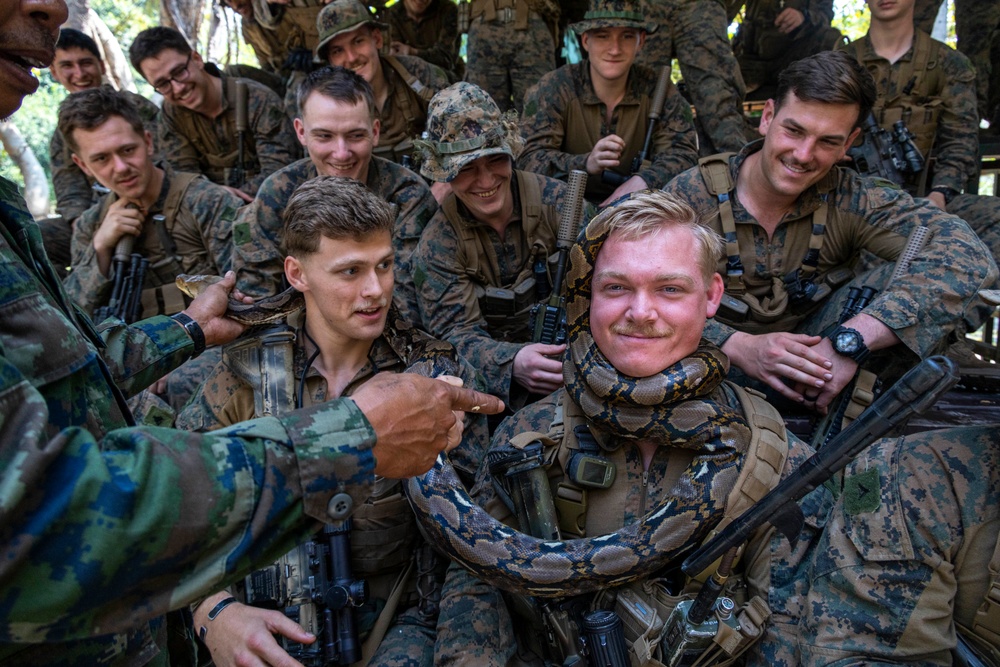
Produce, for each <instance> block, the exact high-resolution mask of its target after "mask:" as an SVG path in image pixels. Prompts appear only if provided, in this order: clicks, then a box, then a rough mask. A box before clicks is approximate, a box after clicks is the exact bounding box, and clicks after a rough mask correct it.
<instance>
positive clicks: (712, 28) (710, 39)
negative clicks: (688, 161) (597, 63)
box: [636, 0, 751, 155]
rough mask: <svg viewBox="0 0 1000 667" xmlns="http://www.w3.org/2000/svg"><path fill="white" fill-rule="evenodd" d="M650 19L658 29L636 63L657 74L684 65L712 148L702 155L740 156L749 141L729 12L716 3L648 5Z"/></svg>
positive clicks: (688, 91)
mask: <svg viewBox="0 0 1000 667" xmlns="http://www.w3.org/2000/svg"><path fill="white" fill-rule="evenodd" d="M645 14H646V18H647V19H648V20H650V21H652V22H654V23H656V24H658V25H659V26H660V29H659V30H657V31H656V32H655V33H653V34H652V35H648V36H647V37H646V45H645V46H644V47H643V49H642V51H640V52H639V56H638V58H637V59H636V62H637V63H639V64H641V65H646V66H647V67H652V68H653V69H655V70H659V68H660V67H662V66H663V65H666V66H668V67H669V66H670V63H671V61H672V59H673V58H677V60H678V61H679V63H680V68H681V74H682V75H683V77H684V83H685V95H686V96H687V97H688V99H689V100H690V101H691V104H692V105H693V106H694V108H695V109H696V110H697V112H698V122H699V123H700V124H701V126H702V128H703V129H704V132H705V134H706V135H707V138H708V139H709V141H710V143H711V146H709V145H706V146H704V147H703V150H702V154H703V155H708V154H711V153H712V152H713V150H712V148H713V147H714V150H715V151H738V150H739V149H740V148H742V147H743V144H745V143H746V142H747V140H748V139H749V138H750V136H751V135H750V133H749V130H748V128H747V123H746V120H745V119H744V118H743V96H744V94H745V92H746V88H745V86H744V84H743V78H742V77H741V76H740V67H739V63H737V62H736V57H735V56H734V55H733V49H732V45H731V44H730V43H729V34H728V33H727V31H726V30H727V27H728V26H729V22H728V21H727V20H726V10H725V8H724V7H723V6H722V4H721V3H720V2H717V1H715V0H648V1H647V2H646V5H645Z"/></svg>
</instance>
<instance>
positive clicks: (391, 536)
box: [351, 477, 419, 577]
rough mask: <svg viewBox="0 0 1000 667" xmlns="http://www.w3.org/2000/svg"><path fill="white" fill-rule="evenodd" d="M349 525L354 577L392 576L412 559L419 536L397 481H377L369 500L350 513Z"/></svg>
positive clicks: (401, 488)
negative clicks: (387, 574) (351, 525)
mask: <svg viewBox="0 0 1000 667" xmlns="http://www.w3.org/2000/svg"><path fill="white" fill-rule="evenodd" d="M351 521H352V522H353V524H354V527H353V530H352V531H351V547H352V551H353V553H352V556H351V562H352V564H353V568H354V572H355V574H356V575H357V576H359V577H374V576H375V575H379V574H383V573H385V572H395V571H397V570H399V569H400V568H402V567H405V566H406V564H407V563H409V561H410V559H411V558H413V547H414V545H415V544H416V542H417V538H418V536H419V533H418V530H417V524H416V520H415V519H414V516H413V511H412V510H411V509H410V504H409V501H407V500H406V496H405V495H404V494H403V487H402V484H401V483H400V482H399V480H395V479H385V478H381V477H380V478H377V479H376V482H375V489H374V492H373V493H372V497H371V499H370V500H368V501H367V502H366V503H364V504H363V505H361V506H360V507H358V508H357V509H356V510H355V511H354V514H352V515H351Z"/></svg>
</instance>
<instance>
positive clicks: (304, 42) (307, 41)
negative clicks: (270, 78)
mask: <svg viewBox="0 0 1000 667" xmlns="http://www.w3.org/2000/svg"><path fill="white" fill-rule="evenodd" d="M275 8H280V9H278V10H277V11H279V12H280V18H278V20H277V22H276V24H275V25H274V26H273V27H269V26H264V25H262V24H261V23H259V22H258V21H257V20H256V19H254V20H250V21H248V20H247V19H243V20H242V22H241V27H242V32H243V41H245V42H246V43H247V44H249V45H250V46H251V47H252V48H253V51H254V53H255V54H256V55H257V60H259V61H260V66H261V67H262V68H264V69H265V70H267V71H269V72H278V73H280V72H282V71H283V70H284V69H285V61H286V60H287V59H288V54H289V53H290V52H291V51H292V49H308V50H309V51H312V50H314V49H315V48H316V44H318V43H319V33H317V32H316V16H318V15H319V10H320V9H322V6H320V5H316V6H313V8H312V12H311V13H312V14H313V15H314V16H313V17H312V19H311V21H310V22H309V25H302V24H300V23H299V22H297V21H296V20H294V19H295V18H298V17H297V16H295V17H293V16H291V15H290V12H293V11H294V12H298V13H300V14H308V13H309V11H310V10H309V8H308V7H306V6H295V7H291V6H289V5H271V10H272V11H275ZM306 28H310V29H308V30H307V29H306Z"/></svg>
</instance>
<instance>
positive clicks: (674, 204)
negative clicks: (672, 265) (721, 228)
mask: <svg viewBox="0 0 1000 667" xmlns="http://www.w3.org/2000/svg"><path fill="white" fill-rule="evenodd" d="M671 227H683V228H686V229H688V230H690V232H691V236H692V238H693V239H694V241H695V245H696V246H697V247H698V266H699V267H700V268H701V272H702V276H703V277H704V279H705V284H706V285H708V284H709V283H710V282H711V281H712V275H713V274H714V273H715V272H716V268H717V266H718V264H719V260H721V259H722V256H723V255H722V253H723V251H724V249H725V245H726V244H725V241H723V239H722V237H721V236H719V235H718V234H717V233H716V232H715V231H714V230H712V229H710V228H709V227H707V226H705V225H703V224H701V221H700V220H699V219H698V214H697V213H695V211H694V209H693V208H691V206H690V205H689V204H688V203H687V202H685V201H683V200H682V199H680V198H678V197H677V196H676V195H673V194H668V193H666V192H663V191H661V190H643V191H642V192H635V193H633V194H632V195H631V196H629V198H628V199H626V200H624V201H621V202H620V203H617V204H614V205H612V206H610V207H608V208H606V209H604V210H603V211H601V213H600V214H598V215H597V216H596V217H595V218H594V219H593V220H591V221H590V225H589V228H588V235H589V236H590V237H591V238H596V237H598V236H602V235H604V234H607V235H608V236H610V235H611V234H613V233H615V232H618V233H619V234H620V235H621V238H622V239H623V240H626V241H636V240H639V239H642V238H645V237H647V236H651V235H653V234H656V233H658V232H659V231H660V230H661V229H668V228H671Z"/></svg>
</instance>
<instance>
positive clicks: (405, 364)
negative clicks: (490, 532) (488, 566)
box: [178, 311, 489, 667]
mask: <svg viewBox="0 0 1000 667" xmlns="http://www.w3.org/2000/svg"><path fill="white" fill-rule="evenodd" d="M389 317H390V318H394V319H393V322H394V324H393V326H391V327H387V329H386V331H385V332H384V333H383V335H382V336H380V337H379V338H377V339H375V341H374V342H373V343H372V347H371V349H370V350H369V352H368V363H367V364H366V365H365V366H364V367H363V368H362V369H361V370H359V371H358V373H357V374H356V375H355V376H354V378H353V379H352V380H351V381H350V383H349V384H348V385H347V387H346V388H345V389H344V392H343V394H342V395H343V396H350V395H351V394H352V393H354V392H355V391H356V390H357V389H358V388H359V387H360V386H361V385H363V384H364V383H365V382H367V381H368V380H369V379H371V377H372V376H374V375H375V374H376V373H382V372H389V373H402V372H407V373H417V374H418V375H423V376H425V377H437V376H438V375H442V374H446V375H453V376H456V377H460V378H462V380H463V381H464V386H466V387H471V388H475V389H481V388H482V378H481V376H479V374H478V373H477V372H476V371H475V370H474V369H473V368H472V367H471V366H470V365H469V363H468V362H466V361H465V360H464V359H462V358H461V357H459V356H458V355H457V354H456V352H455V349H454V348H453V347H452V346H451V345H448V344H447V343H443V342H441V341H437V340H435V339H433V338H431V337H430V336H428V335H427V334H425V333H423V332H422V331H419V330H416V329H413V328H412V326H411V325H410V324H408V323H406V322H404V321H402V320H398V319H395V313H392V312H390V314H389ZM289 323H290V324H291V325H292V327H293V328H294V330H295V332H296V338H295V347H294V353H293V354H294V363H293V367H294V369H295V386H296V387H298V386H299V379H300V378H301V377H302V376H303V374H305V377H306V382H305V393H304V395H303V396H302V397H301V399H299V400H301V402H302V404H303V405H305V406H307V407H308V406H312V405H317V404H320V403H324V402H325V401H327V400H329V397H328V395H327V384H326V380H325V379H324V378H323V376H322V375H321V374H320V372H319V371H318V370H317V369H316V367H315V366H310V367H309V368H308V369H306V368H305V365H306V363H307V362H308V357H309V352H307V350H306V347H305V345H306V343H305V336H303V335H302V332H303V331H304V326H305V319H304V312H301V311H300V314H297V315H294V316H292V318H290V322H289ZM310 351H311V350H310ZM253 417H254V392H253V389H252V388H251V387H250V386H249V385H247V384H245V383H244V382H243V381H242V380H240V379H239V377H238V376H236V375H235V374H233V372H232V371H231V370H230V369H229V367H228V366H227V365H226V364H225V363H224V362H223V363H220V364H219V365H218V366H216V367H215V370H214V371H213V372H212V374H211V376H210V377H209V378H208V380H207V381H206V382H205V384H204V386H203V388H202V390H201V391H199V392H198V394H197V395H196V396H195V397H194V398H193V399H192V401H191V403H190V404H188V406H187V407H186V408H185V409H184V411H183V412H182V413H181V414H180V416H179V417H178V427H179V428H184V429H187V430H193V431H207V430H213V429H217V428H221V427H224V426H228V425H230V424H234V423H238V422H241V421H245V420H248V419H252V418H253ZM488 442H489V435H488V433H487V428H486V418H485V417H484V416H481V415H480V416H476V415H467V419H466V425H465V431H464V434H463V439H462V444H461V445H459V447H458V448H456V449H455V450H453V451H452V452H450V453H449V455H448V456H449V458H450V459H451V461H452V462H453V464H454V465H455V466H456V467H457V468H458V469H460V470H462V471H463V473H464V475H465V476H466V479H468V480H472V479H473V478H474V477H475V473H476V470H477V469H478V468H479V462H480V461H481V459H482V456H483V453H484V452H485V450H486V446H487V444H488ZM376 489H377V490H376V492H375V495H374V496H373V497H372V498H371V499H370V500H368V501H367V502H366V503H365V504H364V505H361V506H359V507H358V508H357V510H356V511H355V512H354V514H353V515H352V517H351V520H352V523H353V525H352V531H351V535H352V552H353V558H352V573H353V575H354V576H355V577H356V578H361V579H365V580H366V581H367V582H368V586H369V589H370V593H369V597H368V601H367V602H366V604H365V605H364V606H363V607H361V608H360V609H358V612H357V614H358V621H359V625H360V627H359V632H360V634H361V637H360V639H361V640H362V641H363V640H364V638H365V636H366V635H367V634H368V632H369V630H370V629H371V627H372V625H373V624H374V622H375V619H376V618H377V616H378V615H379V612H380V611H381V609H382V606H383V605H384V604H385V601H386V599H387V598H388V597H389V593H390V591H391V590H392V588H393V584H394V582H395V581H396V579H397V578H398V577H399V576H400V575H401V574H402V573H403V571H404V570H405V569H406V567H407V565H408V564H409V563H410V562H411V561H413V560H414V559H415V556H416V552H417V551H418V550H419V549H421V548H422V547H421V546H420V545H422V544H423V543H424V542H423V539H422V538H421V536H420V535H419V534H418V531H417V526H416V522H415V521H414V517H413V513H412V511H411V510H410V508H409V504H408V503H407V500H406V497H405V496H404V495H403V489H402V485H401V484H400V483H399V482H398V481H396V480H388V479H382V478H377V480H376ZM417 563H418V565H417V567H421V566H422V565H423V564H422V561H419V560H418V561H417ZM442 563H443V561H442ZM416 576H417V575H416V574H415V573H414V574H411V575H410V578H409V579H408V583H407V584H406V586H405V593H404V594H403V597H402V599H401V600H400V602H399V605H398V607H397V608H396V610H395V611H394V612H393V616H394V618H395V619H396V620H395V622H393V624H392V626H391V627H390V628H389V630H388V632H387V634H386V635H385V638H384V639H383V641H382V642H381V644H380V645H379V648H378V651H377V652H376V653H375V655H374V656H373V657H372V660H371V662H370V663H369V664H371V665H373V666H374V665H379V666H381V667H389V666H390V665H399V666H400V667H404V666H406V665H425V666H426V667H430V666H431V665H432V664H433V649H434V637H435V625H436V622H437V599H434V600H431V599H427V600H421V598H420V595H419V594H418V592H417V588H416V586H415V585H414V584H415V579H416ZM431 576H433V574H431ZM437 576H438V578H437V584H436V586H435V587H432V588H436V589H437V590H436V593H438V594H439V592H440V575H437ZM427 592H428V593H431V594H432V596H433V595H434V592H432V591H427Z"/></svg>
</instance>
